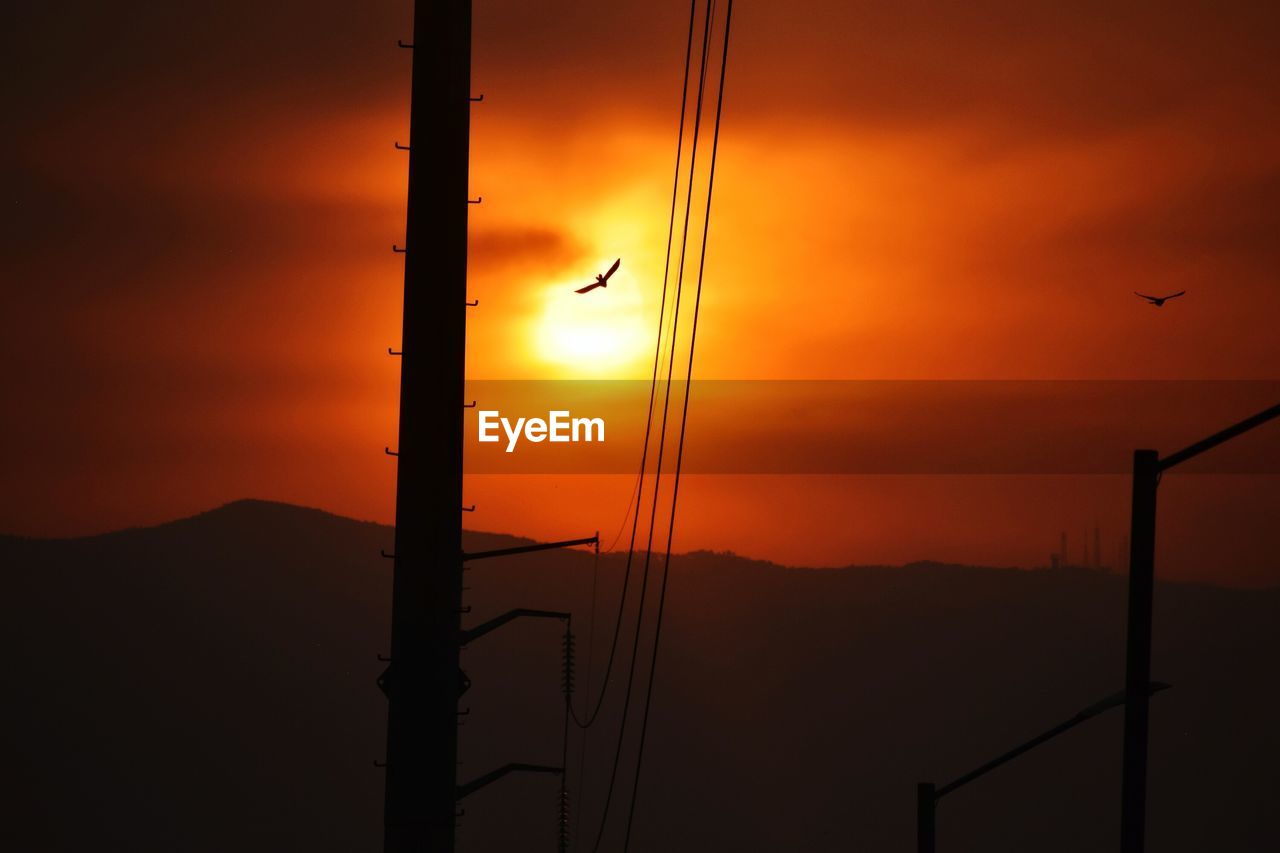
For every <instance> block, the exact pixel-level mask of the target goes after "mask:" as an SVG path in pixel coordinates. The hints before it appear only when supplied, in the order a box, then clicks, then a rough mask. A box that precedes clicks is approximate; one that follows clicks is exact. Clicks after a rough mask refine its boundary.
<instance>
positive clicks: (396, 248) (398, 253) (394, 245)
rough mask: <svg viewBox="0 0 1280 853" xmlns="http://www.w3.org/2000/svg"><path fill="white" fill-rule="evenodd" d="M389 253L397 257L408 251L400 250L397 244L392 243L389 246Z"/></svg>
mask: <svg viewBox="0 0 1280 853" xmlns="http://www.w3.org/2000/svg"><path fill="white" fill-rule="evenodd" d="M391 251H393V252H395V253H396V254H397V255H403V254H404V253H405V252H407V251H409V250H408V249H401V248H400V246H399V244H398V243H392V244H391Z"/></svg>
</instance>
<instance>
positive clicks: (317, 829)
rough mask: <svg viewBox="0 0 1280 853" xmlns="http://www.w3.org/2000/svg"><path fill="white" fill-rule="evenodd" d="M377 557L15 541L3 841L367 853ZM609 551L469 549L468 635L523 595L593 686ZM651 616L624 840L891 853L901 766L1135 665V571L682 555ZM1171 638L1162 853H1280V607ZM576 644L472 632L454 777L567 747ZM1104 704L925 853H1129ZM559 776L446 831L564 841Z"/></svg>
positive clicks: (597, 768) (954, 807)
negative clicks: (654, 651)
mask: <svg viewBox="0 0 1280 853" xmlns="http://www.w3.org/2000/svg"><path fill="white" fill-rule="evenodd" d="M466 541H467V543H468V547H472V548H477V547H478V548H483V547H486V546H491V547H501V546H502V545H504V544H512V543H515V542H519V541H527V540H519V539H516V538H514V537H509V536H503V535H500V534H492V533H479V532H469V533H467V534H466ZM391 544H392V543H391V530H390V528H388V527H386V526H384V525H379V524H375V523H372V522H366V521H356V520H352V519H348V518H343V517H341V516H337V515H333V514H330V513H327V512H323V511H321V510H315V509H307V508H303V507H297V506H292V505H288V504H280V503H272V502H267V501H236V502H234V503H231V504H227V505H225V506H222V507H219V508H217V509H214V510H211V511H209V512H205V513H200V514H198V515H195V516H192V517H190V518H185V519H180V520H177V521H173V522H168V523H165V524H160V525H156V526H152V527H141V528H131V529H128V530H122V531H117V532H113V533H108V534H102V535H98V536H90V537H82V538H76V539H57V540H43V539H30V538H21V537H13V536H5V537H0V583H2V584H3V586H2V587H0V589H3V590H4V594H3V595H2V596H0V632H2V633H0V649H3V651H2V652H0V664H2V665H3V667H4V670H3V671H4V672H5V673H6V676H7V680H6V696H5V701H4V702H3V703H0V709H2V710H0V731H2V732H3V733H4V734H3V737H2V738H0V749H2V750H3V755H4V757H5V759H6V766H7V767H8V768H9V773H10V775H11V778H12V780H13V781H14V783H15V784H12V785H10V786H9V787H10V788H11V789H12V790H15V791H16V792H17V793H16V796H13V797H10V798H9V799H8V800H7V801H6V803H5V805H4V806H3V808H2V809H0V811H3V817H4V819H3V820H0V847H2V848H4V849H15V850H32V851H37V850H78V849H84V848H86V847H90V846H92V847H94V848H98V849H122V850H132V851H172V850H184V851H210V853H212V851H225V850H230V849H234V850H245V851H257V850H261V851H267V850H279V849H308V850H312V851H352V850H370V849H376V848H377V847H378V845H379V839H380V820H381V796H382V777H381V771H380V770H378V769H376V768H375V767H374V766H373V761H374V760H375V759H378V760H381V759H382V758H383V749H384V743H383V740H384V736H385V735H384V725H385V714H386V708H385V701H384V700H383V697H382V695H381V694H380V693H379V692H378V690H377V689H376V687H375V686H374V679H375V678H376V676H377V674H378V673H379V672H380V671H381V668H382V667H383V666H384V664H382V663H380V662H379V661H378V660H377V659H376V655H377V654H378V653H385V652H386V650H387V647H386V644H387V639H388V617H389V612H390V576H391V570H390V561H388V560H384V559H381V558H380V557H379V556H378V551H379V549H388V550H389V549H390V547H391ZM623 565H624V555H621V554H609V555H603V556H601V558H600V560H599V569H598V576H597V575H596V573H595V567H596V561H595V558H594V556H593V555H592V554H591V553H590V552H589V551H584V550H571V551H547V552H538V553H534V554H528V555H522V556H518V557H507V558H499V559H494V560H485V561H477V562H476V563H474V564H472V566H471V568H470V570H469V571H468V572H467V575H466V584H467V586H468V587H470V589H469V591H468V592H467V593H466V596H467V598H466V603H467V604H469V605H471V606H472V607H473V608H474V610H473V612H472V613H470V614H468V615H467V616H466V617H464V618H465V619H466V620H469V621H467V622H465V623H464V624H474V623H475V622H478V621H483V620H484V619H486V618H488V617H489V616H491V615H493V614H496V613H500V612H502V611H503V610H506V609H509V608H512V607H521V606H523V607H538V608H547V609H557V610H568V611H570V612H572V613H574V629H575V632H576V633H577V634H578V648H579V655H578V684H579V692H580V695H579V697H578V701H579V702H584V701H585V696H586V694H587V693H588V692H591V693H594V691H595V690H596V689H597V687H598V684H597V682H598V679H599V673H600V667H601V666H602V661H603V656H604V655H605V654H606V653H607V649H608V640H609V637H610V636H611V629H612V628H613V614H614V613H615V612H616V607H617V601H618V598H617V596H618V592H619V588H620V580H621V577H622V569H623ZM640 573H641V566H640V565H639V562H637V565H636V566H634V567H633V581H638V580H639V579H640ZM593 583H594V584H595V585H596V586H597V587H598V592H597V606H596V607H595V608H594V622H595V627H596V636H595V643H594V649H595V652H594V658H593V664H592V665H593V667H594V669H593V674H592V676H591V678H594V679H596V681H591V680H590V678H589V677H588V675H587V661H588V658H589V657H590V656H591V655H590V652H589V650H590V649H591V647H592V644H591V642H590V637H589V632H588V626H589V625H590V623H591V622H592V613H593V608H592V606H591V589H592V586H593ZM655 587H656V582H655V580H654V578H652V577H651V578H650V585H649V593H650V595H652V594H653V592H654V590H655ZM634 589H635V588H634V587H633V590H634ZM635 596H636V593H635V592H634V591H633V593H632V595H631V598H630V600H631V602H632V604H634V601H635ZM652 605H653V600H652V599H650V600H649V606H650V608H652ZM648 613H649V616H647V617H646V619H647V620H648V619H649V618H651V614H652V609H650V610H649V611H648ZM633 619H634V611H633V610H632V609H631V605H629V606H628V613H627V617H626V619H625V621H624V626H623V630H622V632H621V636H622V648H621V654H622V658H621V660H622V664H620V665H619V666H618V667H617V668H616V669H615V671H614V686H613V688H612V689H611V692H610V694H609V697H610V698H609V699H608V700H607V701H606V705H605V711H604V714H603V716H602V718H601V722H600V723H599V724H598V726H597V727H596V728H594V729H593V730H592V734H591V739H590V741H589V742H588V752H587V755H586V765H585V766H586V770H587V776H588V779H587V785H586V786H585V788H584V789H582V790H579V785H578V778H577V772H576V768H577V759H576V758H575V759H574V760H573V761H571V765H572V769H573V773H572V775H571V782H572V786H573V789H574V790H573V813H574V814H575V815H581V816H582V820H583V821H585V822H584V823H583V824H582V825H581V826H579V827H578V829H577V831H578V832H579V834H580V836H582V837H585V838H586V839H587V840H590V837H591V836H592V834H593V832H594V826H592V825H591V822H592V821H593V820H595V819H596V815H597V814H598V807H599V803H600V796H601V793H600V791H601V785H602V784H603V782H604V781H605V780H606V779H607V776H606V771H607V760H608V758H609V757H610V756H611V754H612V753H611V746H612V742H613V737H614V734H615V733H616V730H615V728H614V727H615V726H616V724H617V720H618V710H619V707H618V706H619V698H620V690H619V688H620V687H621V681H620V680H621V679H622V678H624V674H625V671H626V666H625V664H627V663H629V661H630V653H629V649H630V642H631V640H630V638H631V637H632V636H633V632H634V622H633V621H632V620H633ZM666 620H667V621H666V625H665V627H664V632H663V641H662V649H661V654H660V658H659V666H660V669H659V673H658V680H657V687H656V692H655V699H654V715H653V719H652V721H651V726H650V731H649V746H648V749H647V751H646V757H645V776H644V783H643V790H642V792H641V796H640V799H639V804H638V809H637V814H636V827H637V830H636V838H635V843H634V844H633V849H635V850H637V851H654V853H658V851H662V853H668V851H669V853H706V851H710V850H733V851H744V853H754V851H760V852H761V853H764V851H770V853H773V851H779V850H800V851H833V852H834V851H847V850H850V849H855V850H870V851H881V850H884V851H902V853H906V851H909V850H912V849H914V847H913V826H914V824H913V808H914V784H915V782H917V781H927V780H932V781H935V782H940V783H941V782H946V781H948V780H950V779H951V778H954V777H955V776H957V775H959V774H961V773H963V772H965V771H967V770H969V769H971V768H972V767H974V766H976V765H977V764H979V763H981V762H982V761H984V760H986V759H988V758H991V757H993V756H994V755H996V754H998V753H1000V752H1002V751H1004V750H1005V749H1008V748H1009V747H1011V746H1013V745H1015V744H1017V743H1018V742H1020V741H1022V740H1024V739H1026V738H1027V737H1029V736H1031V735H1034V734H1036V733H1038V732H1039V731H1042V730H1043V729H1045V728H1047V727H1048V726H1050V725H1052V724H1054V723H1056V722H1059V721H1060V720H1062V719H1064V718H1066V717H1068V716H1070V715H1071V714H1073V713H1074V712H1075V711H1076V710H1078V709H1079V708H1081V707H1083V706H1084V705H1087V704H1089V703H1091V702H1093V701H1096V700H1097V699H1099V698H1101V697H1102V696H1105V695H1108V694H1110V693H1111V692H1113V691H1115V690H1116V689H1117V688H1118V687H1119V685H1120V684H1121V683H1122V680H1123V633H1124V579H1123V578H1121V577H1118V576H1114V575H1107V574H1100V573H1093V572H1079V571H1063V570H1059V571H1049V570H1043V571H1027V570H1018V569H998V568H980V567H965V566H950V565H942V564H931V563H917V564H911V565H909V566H905V567H874V566H873V567H856V568H855V567H850V568H846V569H823V570H804V569H792V568H785V567H781V566H777V565H774V564H772V563H767V562H763V561H759V560H750V559H747V558H743V557H738V556H736V555H729V554H720V553H712V552H707V551H701V552H694V553H690V554H682V555H679V556H678V557H676V558H674V559H673V561H672V577H671V585H670V592H669V596H668V600H667V614H666ZM1155 624H1156V638H1155V652H1154V674H1155V676H1156V677H1157V678H1159V679H1161V680H1164V681H1168V682H1170V683H1172V684H1173V685H1174V689H1173V690H1170V691H1166V692H1165V693H1162V694H1160V696H1159V698H1158V699H1157V700H1156V701H1155V703H1154V704H1153V730H1152V747H1151V749H1152V752H1151V755H1152V769H1151V774H1152V785H1151V814H1150V822H1149V823H1150V829H1149V837H1150V847H1151V849H1152V850H1161V851H1175V853H1183V851H1185V853H1191V851H1203V850H1218V849H1220V850H1228V849H1229V850H1266V849H1272V848H1274V847H1275V846H1276V845H1277V843H1280V831H1277V827H1276V821H1275V819H1274V817H1273V815H1274V813H1275V810H1274V808H1273V803H1274V800H1275V797H1276V795H1277V794H1280V783H1277V781H1276V779H1277V774H1276V773H1275V772H1274V771H1273V769H1272V768H1273V767H1274V766H1275V765H1276V763H1277V760H1278V759H1280V734H1278V733H1277V729H1276V727H1275V725H1274V721H1275V720H1276V719H1277V718H1280V691H1277V690H1276V689H1275V687H1274V686H1273V685H1272V684H1271V679H1270V673H1271V671H1272V670H1273V669H1274V661H1275V660H1276V657H1277V654H1278V653H1280V593H1278V592H1277V591H1275V590H1264V591H1257V590H1236V589H1222V588H1216V587H1210V586H1204V585H1192V584H1161V585H1160V586H1159V588H1158V590H1157V597H1156V621H1155ZM560 630H561V628H560V626H559V625H557V624H554V623H548V622H546V621H544V620H523V621H518V622H515V623H512V624H511V625H510V626H508V627H506V628H504V629H502V630H501V631H498V632H495V633H494V634H491V635H488V636H486V637H485V638H484V639H482V640H480V641H477V642H475V643H472V644H470V646H469V647H468V649H467V651H466V653H465V656H464V667H465V668H466V670H467V672H468V674H469V675H470V677H471V679H472V682H473V686H472V688H471V690H470V691H468V693H467V694H466V696H465V697H464V702H463V704H464V705H465V706H466V707H469V708H471V709H472V713H471V714H469V715H468V716H467V717H466V718H465V720H466V725H465V728H463V729H462V730H461V736H462V753H461V755H462V760H463V764H462V766H460V768H459V775H460V778H468V777H471V776H474V775H479V774H480V773H483V772H485V771H486V770H488V769H491V768H493V767H495V766H497V765H499V764H503V763H506V762H508V761H534V762H553V761H558V760H559V759H558V756H559V738H560V730H561V729H560V726H561V724H562V713H563V700H562V698H561V697H560V694H559V684H560V660H559V647H560V636H559V631H560ZM643 636H645V637H647V634H645V635H643ZM642 643H644V644H645V654H643V655H642V658H641V659H642V660H645V661H647V659H648V655H647V643H648V641H647V639H643V640H642ZM640 674H641V675H642V676H643V674H644V666H643V665H641V667H640ZM589 683H590V684H592V685H593V686H591V687H590V688H588V686H587V685H588V684H589ZM1120 722H1121V717H1120V715H1119V714H1118V713H1112V714H1109V715H1107V716H1104V717H1101V718H1099V719H1097V720H1095V721H1091V722H1090V723H1088V724H1087V725H1085V726H1081V727H1080V728H1079V729H1078V730H1075V731H1073V732H1071V733H1070V734H1068V735H1066V736H1064V737H1062V738H1060V739H1059V740H1057V741H1054V742H1052V743H1050V744H1048V745H1046V746H1044V747H1042V748H1040V749H1037V750H1036V751H1035V752H1034V753H1031V754H1029V755H1027V756H1025V757H1024V758H1021V759H1019V760H1018V761H1017V762H1015V763H1014V764H1011V765H1009V766H1008V767H1006V768H1002V769H1001V770H1000V771H998V772H996V773H994V774H992V775H991V776H989V777H986V778H984V779H983V780H981V781H980V782H978V783H975V784H974V785H973V786H972V787H966V788H965V789H963V790H961V791H958V792H956V793H955V794H953V795H951V796H949V797H948V798H947V799H946V800H945V801H944V803H943V805H942V808H941V811H940V813H939V821H940V829H939V835H940V838H941V839H942V841H941V843H942V844H943V845H944V846H945V847H946V849H948V850H956V851H977V850H983V851H996V853H1003V851H1008V853H1013V851H1019V853H1022V852H1023V851H1026V850H1036V851H1039V852H1040V853H1059V851H1061V853H1066V851H1078V850H1097V849H1112V848H1114V845H1115V838H1116V836H1117V833H1118V827H1117V821H1118V812H1117V804H1118V791H1119V755H1120V752H1119V749H1120ZM579 746H580V741H577V740H575V741H574V743H573V750H574V751H571V755H573V756H576V755H577V754H578V753H577V752H576V750H577V749H578V748H579ZM624 755H625V756H626V758H625V759H624V760H625V762H629V761H630V760H631V759H630V757H629V756H630V755H631V753H630V752H629V751H624ZM629 767H630V765H629V764H625V765H624V772H623V778H629V772H628V768H629ZM555 794H556V791H555V781H554V780H553V779H550V778H547V777H518V778H517V777H512V778H510V779H507V780H504V781H503V782H502V783H500V784H498V785H495V786H493V787H492V788H489V789H485V790H484V791H483V792H480V793H477V794H476V795H474V796H473V797H471V798H469V799H468V801H467V803H466V809H467V814H466V817H465V819H464V820H463V823H462V829H461V836H460V838H461V839H462V840H461V842H460V844H461V846H460V849H463V850H466V851H476V852H477V853H489V851H493V853H497V851H506V850H513V849H518V850H526V849H534V850H536V849H543V848H546V849H550V847H551V846H552V845H554V843H555ZM605 848H606V849H612V844H611V842H610V841H609V840H606V844H605ZM580 849H581V848H580Z"/></svg>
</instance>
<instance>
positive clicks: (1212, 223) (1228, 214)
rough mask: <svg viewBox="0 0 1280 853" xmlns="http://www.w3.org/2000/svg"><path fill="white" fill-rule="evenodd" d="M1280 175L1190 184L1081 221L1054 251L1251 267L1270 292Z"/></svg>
mask: <svg viewBox="0 0 1280 853" xmlns="http://www.w3.org/2000/svg"><path fill="white" fill-rule="evenodd" d="M1278 236H1280V171H1274V170H1266V171H1261V172H1259V173H1258V174H1255V175H1248V176H1240V175H1233V176H1230V177H1214V178H1213V179H1201V180H1195V181H1188V182H1186V183H1184V184H1182V185H1180V186H1178V187H1177V188H1175V189H1174V190H1173V191H1172V193H1170V194H1163V195H1156V196H1152V197H1148V198H1144V199H1143V200H1141V202H1135V203H1133V204H1129V205H1126V206H1123V207H1121V208H1119V209H1113V210H1107V211H1102V212H1100V213H1098V214H1097V215H1095V216H1093V217H1091V218H1089V219H1088V220H1086V221H1083V222H1071V223H1067V224H1066V226H1065V227H1064V229H1063V231H1062V232H1061V234H1060V236H1059V239H1058V240H1057V241H1055V242H1056V245H1055V246H1054V247H1053V249H1054V250H1055V251H1059V252H1065V253H1088V254H1089V255H1092V256H1094V257H1097V258H1099V259H1104V260H1110V261H1112V262H1113V263H1114V262H1115V260H1116V258H1118V257H1127V258H1130V259H1132V260H1134V261H1136V266H1138V267H1141V266H1143V265H1149V264H1153V263H1159V264H1170V263H1188V264H1189V263H1201V262H1209V263H1211V264H1213V265H1214V269H1217V270H1219V271H1221V270H1223V269H1231V270H1233V271H1234V272H1235V274H1237V275H1238V274H1239V272H1240V271H1242V270H1253V271H1255V272H1256V273H1257V274H1258V275H1260V276H1263V277H1264V278H1265V284H1266V285H1267V286H1268V287H1274V270H1275V269H1276V266H1277V264H1280V239H1277V238H1278Z"/></svg>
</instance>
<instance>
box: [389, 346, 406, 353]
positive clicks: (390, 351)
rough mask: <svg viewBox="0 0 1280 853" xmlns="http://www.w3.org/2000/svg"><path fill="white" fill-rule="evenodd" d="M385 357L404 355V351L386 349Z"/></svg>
mask: <svg viewBox="0 0 1280 853" xmlns="http://www.w3.org/2000/svg"><path fill="white" fill-rule="evenodd" d="M387 355H404V350H401V349H392V348H391V347H387Z"/></svg>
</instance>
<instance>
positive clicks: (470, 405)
mask: <svg viewBox="0 0 1280 853" xmlns="http://www.w3.org/2000/svg"><path fill="white" fill-rule="evenodd" d="M475 407H476V401H475V400H472V401H471V402H470V403H463V404H462V408H464V409H474V408H475Z"/></svg>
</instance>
